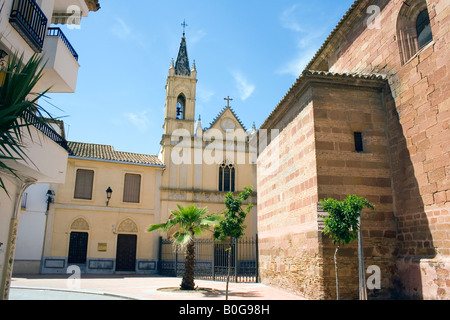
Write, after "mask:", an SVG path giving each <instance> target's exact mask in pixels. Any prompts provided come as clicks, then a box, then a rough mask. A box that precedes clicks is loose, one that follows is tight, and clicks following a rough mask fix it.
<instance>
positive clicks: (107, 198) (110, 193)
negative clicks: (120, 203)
mask: <svg viewBox="0 0 450 320" xmlns="http://www.w3.org/2000/svg"><path fill="white" fill-rule="evenodd" d="M112 193H113V191H112V189H111V187H108V189H106V206H109V200H111V195H112Z"/></svg>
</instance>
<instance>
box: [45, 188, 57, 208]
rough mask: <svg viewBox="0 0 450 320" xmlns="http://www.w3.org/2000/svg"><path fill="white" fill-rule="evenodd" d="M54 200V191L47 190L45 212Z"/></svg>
mask: <svg viewBox="0 0 450 320" xmlns="http://www.w3.org/2000/svg"><path fill="white" fill-rule="evenodd" d="M54 202H55V191H53V190H48V191H47V213H48V210H49V209H50V203H54Z"/></svg>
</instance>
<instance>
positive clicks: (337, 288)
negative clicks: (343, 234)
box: [334, 246, 339, 300]
mask: <svg viewBox="0 0 450 320" xmlns="http://www.w3.org/2000/svg"><path fill="white" fill-rule="evenodd" d="M338 250H339V246H337V247H336V251H335V252H334V272H335V273H336V300H339V277H338V265H337V253H338Z"/></svg>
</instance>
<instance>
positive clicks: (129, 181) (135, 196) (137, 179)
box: [123, 173, 141, 203]
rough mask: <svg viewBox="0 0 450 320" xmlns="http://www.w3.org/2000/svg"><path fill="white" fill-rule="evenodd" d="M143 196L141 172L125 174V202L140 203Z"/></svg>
mask: <svg viewBox="0 0 450 320" xmlns="http://www.w3.org/2000/svg"><path fill="white" fill-rule="evenodd" d="M140 196H141V176H140V175H139V174H130V173H127V174H125V183H124V187H123V202H129V203H139V202H140Z"/></svg>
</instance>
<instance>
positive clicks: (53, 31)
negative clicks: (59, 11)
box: [48, 28, 78, 61]
mask: <svg viewBox="0 0 450 320" xmlns="http://www.w3.org/2000/svg"><path fill="white" fill-rule="evenodd" d="M48 36H49V37H59V38H60V39H61V40H62V42H64V44H65V45H66V47H67V49H69V51H70V53H71V54H72V55H73V57H74V58H75V60H77V61H78V53H77V52H76V51H75V49H74V48H73V47H72V45H71V44H70V42H69V40H67V38H66V36H65V35H64V33H63V32H62V31H61V29H60V28H48Z"/></svg>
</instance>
